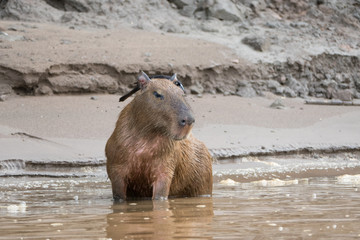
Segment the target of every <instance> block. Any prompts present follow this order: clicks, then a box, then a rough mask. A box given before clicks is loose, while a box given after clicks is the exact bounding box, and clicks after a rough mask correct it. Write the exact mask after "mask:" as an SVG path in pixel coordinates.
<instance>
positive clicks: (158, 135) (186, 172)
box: [105, 79, 212, 200]
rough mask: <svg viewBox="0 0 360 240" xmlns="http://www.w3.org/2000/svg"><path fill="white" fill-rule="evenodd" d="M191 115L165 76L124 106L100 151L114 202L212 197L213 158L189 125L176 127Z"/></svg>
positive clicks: (182, 99) (179, 91)
mask: <svg viewBox="0 0 360 240" xmlns="http://www.w3.org/2000/svg"><path fill="white" fill-rule="evenodd" d="M154 91H157V92H160V93H161V94H163V96H164V99H163V100H161V99H157V98H156V97H154V95H153V92H154ZM191 114H192V113H191V109H190V107H189V106H188V104H187V103H186V101H185V99H184V96H183V91H182V90H181V89H180V88H179V87H177V86H175V85H174V84H172V83H171V82H170V81H169V80H167V79H154V80H152V81H151V82H150V83H149V84H148V86H146V87H144V89H142V90H141V92H140V94H139V95H138V96H136V97H135V98H134V99H133V101H131V102H130V103H129V104H128V105H127V106H126V107H125V108H124V109H123V111H122V112H121V113H120V116H119V119H118V121H117V123H116V127H115V130H114V132H113V133H112V135H111V137H110V138H109V140H108V142H107V144H106V149H105V152H106V156H107V172H108V175H109V178H110V180H111V183H112V190H113V196H114V199H115V200H120V199H122V200H126V199H128V198H153V199H166V198H167V197H168V196H178V197H184V196H188V197H193V196H200V195H211V193H212V158H211V156H210V154H209V152H208V150H207V148H206V147H205V145H204V144H203V143H202V142H200V141H198V140H197V139H195V138H194V137H193V135H192V133H191V127H192V125H191V124H190V125H186V126H184V127H179V125H178V119H179V116H191Z"/></svg>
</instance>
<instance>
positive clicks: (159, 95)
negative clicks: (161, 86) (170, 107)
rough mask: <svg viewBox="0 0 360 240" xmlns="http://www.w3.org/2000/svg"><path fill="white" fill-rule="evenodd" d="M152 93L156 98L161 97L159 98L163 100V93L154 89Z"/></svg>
mask: <svg viewBox="0 0 360 240" xmlns="http://www.w3.org/2000/svg"><path fill="white" fill-rule="evenodd" d="M153 94H154V96H155V97H156V98H159V99H161V100H164V95H162V94H160V93H158V92H157V91H154V92H153Z"/></svg>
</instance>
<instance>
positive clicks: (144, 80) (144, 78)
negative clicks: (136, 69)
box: [138, 71, 151, 89]
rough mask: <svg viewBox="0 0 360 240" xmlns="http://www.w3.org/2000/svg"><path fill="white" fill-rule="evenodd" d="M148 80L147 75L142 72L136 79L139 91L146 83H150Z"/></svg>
mask: <svg viewBox="0 0 360 240" xmlns="http://www.w3.org/2000/svg"><path fill="white" fill-rule="evenodd" d="M150 81H151V80H150V78H149V77H148V75H146V73H144V72H143V71H141V75H140V76H139V77H138V82H139V87H140V88H141V89H144V88H145V87H146V86H147V85H148V83H149V82H150Z"/></svg>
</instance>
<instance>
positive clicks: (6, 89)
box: [0, 84, 13, 95]
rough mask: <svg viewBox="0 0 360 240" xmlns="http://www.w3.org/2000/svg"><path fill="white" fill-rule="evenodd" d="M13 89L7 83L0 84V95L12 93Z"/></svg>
mask: <svg viewBox="0 0 360 240" xmlns="http://www.w3.org/2000/svg"><path fill="white" fill-rule="evenodd" d="M12 93H13V90H12V87H11V86H10V85H9V84H0V95H6V94H12Z"/></svg>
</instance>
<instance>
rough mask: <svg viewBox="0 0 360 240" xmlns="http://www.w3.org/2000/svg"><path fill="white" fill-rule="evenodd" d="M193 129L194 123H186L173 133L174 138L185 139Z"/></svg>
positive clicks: (177, 139)
mask: <svg viewBox="0 0 360 240" xmlns="http://www.w3.org/2000/svg"><path fill="white" fill-rule="evenodd" d="M191 129H192V125H186V126H184V127H181V128H179V129H178V131H177V132H176V133H175V134H174V135H173V139H174V140H176V141H180V140H184V139H185V138H187V136H188V135H189V133H190V131H191Z"/></svg>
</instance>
